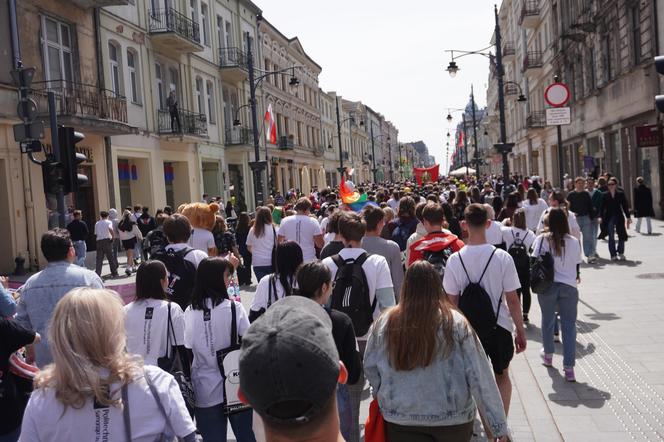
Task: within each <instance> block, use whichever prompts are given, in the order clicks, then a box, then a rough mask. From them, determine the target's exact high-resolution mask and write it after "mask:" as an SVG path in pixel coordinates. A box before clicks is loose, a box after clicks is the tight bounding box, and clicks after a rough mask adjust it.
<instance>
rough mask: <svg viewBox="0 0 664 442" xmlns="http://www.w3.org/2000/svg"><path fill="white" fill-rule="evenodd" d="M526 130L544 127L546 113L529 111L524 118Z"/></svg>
mask: <svg viewBox="0 0 664 442" xmlns="http://www.w3.org/2000/svg"><path fill="white" fill-rule="evenodd" d="M526 127H527V128H528V129H543V128H545V127H546V111H531V112H530V113H529V114H528V116H527V117H526Z"/></svg>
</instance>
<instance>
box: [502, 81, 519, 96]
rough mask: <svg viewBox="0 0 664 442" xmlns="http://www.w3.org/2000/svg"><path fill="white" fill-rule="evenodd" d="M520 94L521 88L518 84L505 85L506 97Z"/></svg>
mask: <svg viewBox="0 0 664 442" xmlns="http://www.w3.org/2000/svg"><path fill="white" fill-rule="evenodd" d="M518 93H519V87H518V86H517V85H516V84H512V83H508V84H506V85H505V95H506V96H508V95H517V94H518Z"/></svg>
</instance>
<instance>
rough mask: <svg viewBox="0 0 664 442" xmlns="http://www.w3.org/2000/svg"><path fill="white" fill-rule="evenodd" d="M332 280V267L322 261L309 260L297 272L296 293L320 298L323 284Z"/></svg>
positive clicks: (306, 296) (311, 297) (310, 297)
mask: <svg viewBox="0 0 664 442" xmlns="http://www.w3.org/2000/svg"><path fill="white" fill-rule="evenodd" d="M331 281H332V273H331V272H330V269H329V268H328V267H327V266H326V265H325V264H323V263H322V262H320V261H314V262H309V263H307V264H305V265H303V266H302V267H300V270H299V271H298V272H297V290H295V291H294V294H295V295H300V296H304V297H305V298H309V299H316V298H318V297H319V296H320V295H321V293H320V290H321V288H322V287H323V284H329V283H330V282H331Z"/></svg>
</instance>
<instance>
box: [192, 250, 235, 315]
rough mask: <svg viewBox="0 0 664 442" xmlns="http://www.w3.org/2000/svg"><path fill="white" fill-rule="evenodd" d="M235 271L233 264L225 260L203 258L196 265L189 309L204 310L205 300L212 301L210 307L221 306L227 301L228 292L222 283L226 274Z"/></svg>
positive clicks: (205, 306)
mask: <svg viewBox="0 0 664 442" xmlns="http://www.w3.org/2000/svg"><path fill="white" fill-rule="evenodd" d="M234 270H235V269H234V268H233V264H231V263H230V261H229V260H227V259H225V258H219V257H213V258H205V259H204V260H202V261H201V262H200V264H198V269H197V270H196V280H195V282H194V290H193V291H192V294H191V308H193V309H194V310H204V309H206V308H208V307H207V303H206V300H207V299H208V298H209V299H210V300H211V301H212V307H213V308H214V307H216V306H218V305H219V304H221V303H222V302H223V301H224V300H225V299H228V291H226V284H225V283H224V275H225V274H226V272H229V273H232V272H233V271H234Z"/></svg>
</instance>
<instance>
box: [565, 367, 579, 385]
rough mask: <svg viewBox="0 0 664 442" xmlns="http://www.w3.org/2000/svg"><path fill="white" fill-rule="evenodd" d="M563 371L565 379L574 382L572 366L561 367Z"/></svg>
mask: <svg viewBox="0 0 664 442" xmlns="http://www.w3.org/2000/svg"><path fill="white" fill-rule="evenodd" d="M563 372H564V373H565V380H566V381H567V382H576V376H574V367H565V368H563Z"/></svg>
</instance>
